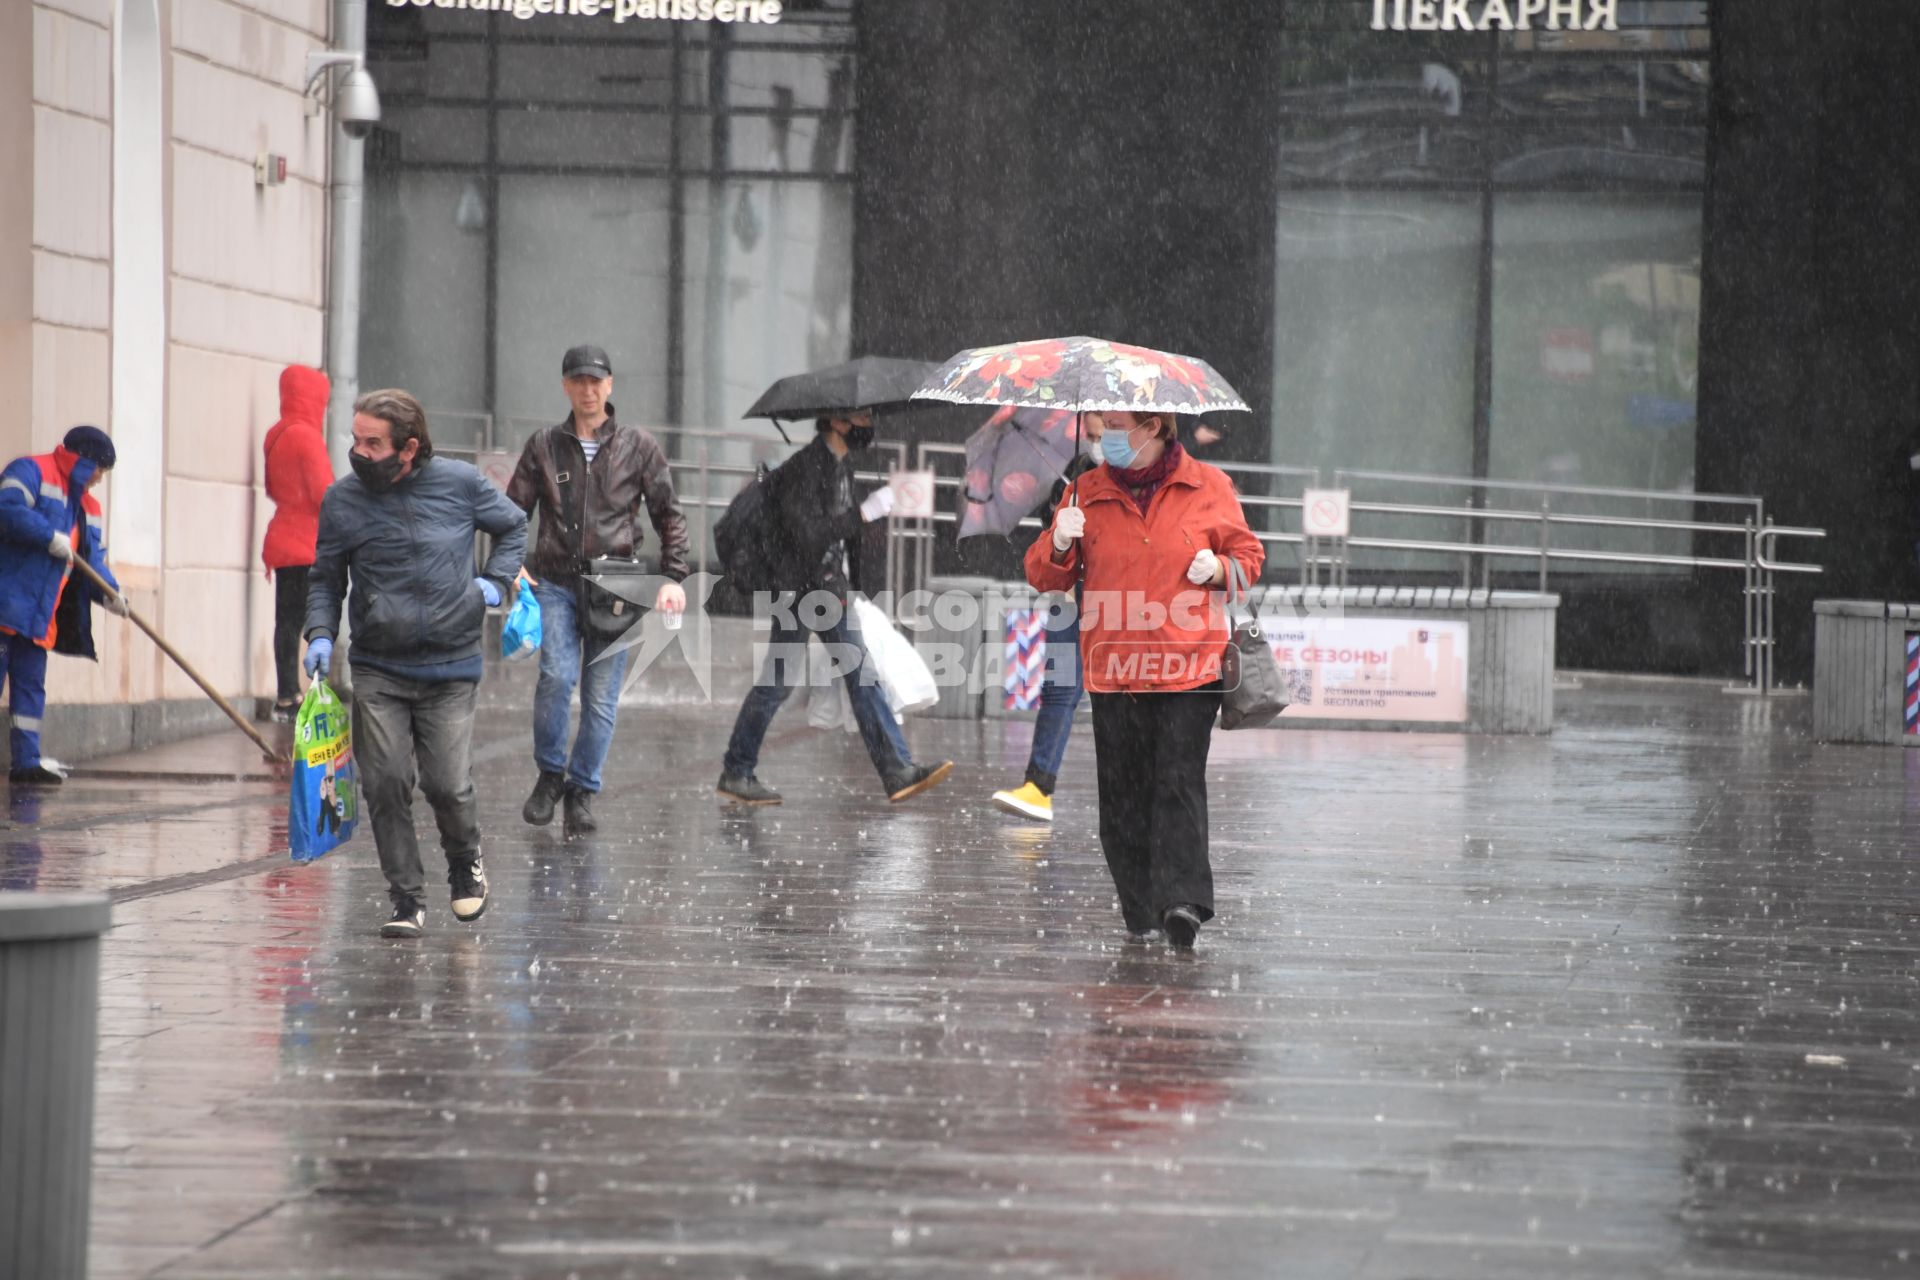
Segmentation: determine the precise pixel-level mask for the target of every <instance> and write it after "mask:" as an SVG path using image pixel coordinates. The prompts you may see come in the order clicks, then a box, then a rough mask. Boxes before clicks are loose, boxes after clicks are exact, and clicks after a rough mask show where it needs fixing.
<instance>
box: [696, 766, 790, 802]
mask: <svg viewBox="0 0 1920 1280" xmlns="http://www.w3.org/2000/svg"><path fill="white" fill-rule="evenodd" d="M713 790H714V794H715V795H719V796H723V797H725V798H726V799H728V800H731V801H733V802H734V803H735V804H779V803H780V793H779V792H778V791H775V790H774V789H773V788H772V787H770V786H768V785H767V784H766V783H764V782H762V781H760V779H758V778H756V777H754V776H753V775H752V774H748V775H747V776H746V777H744V778H743V777H741V776H739V775H738V774H733V773H723V774H721V775H720V783H719V785H718V786H716V787H714V789H713Z"/></svg>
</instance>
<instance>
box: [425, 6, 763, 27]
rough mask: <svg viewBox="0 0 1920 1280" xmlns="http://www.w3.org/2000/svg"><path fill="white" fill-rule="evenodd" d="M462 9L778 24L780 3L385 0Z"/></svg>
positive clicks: (522, 15)
mask: <svg viewBox="0 0 1920 1280" xmlns="http://www.w3.org/2000/svg"><path fill="white" fill-rule="evenodd" d="M409 5H411V6H412V7H414V8H415V9H465V10H467V11H468V12H471V13H506V14H511V15H512V16H514V17H516V18H519V19H521V20H523V21H524V20H526V19H529V18H540V17H556V18H599V17H608V18H612V19H613V20H614V21H615V22H617V23H618V22H626V21H627V20H629V19H633V20H635V21H649V20H662V19H664V20H666V21H669V22H778V21H780V15H781V14H782V13H783V12H784V11H785V9H786V6H785V5H784V4H782V3H781V0H387V7H388V8H389V9H404V8H406V7H407V6H409Z"/></svg>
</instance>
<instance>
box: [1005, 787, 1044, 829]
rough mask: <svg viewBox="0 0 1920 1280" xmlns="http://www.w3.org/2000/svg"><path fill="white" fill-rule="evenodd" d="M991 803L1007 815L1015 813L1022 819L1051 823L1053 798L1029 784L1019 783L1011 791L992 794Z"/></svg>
mask: <svg viewBox="0 0 1920 1280" xmlns="http://www.w3.org/2000/svg"><path fill="white" fill-rule="evenodd" d="M993 802H994V803H995V804H997V805H999V806H1000V807H1001V808H1002V809H1005V810H1006V811H1007V812H1008V813H1017V814H1019V815H1020V816H1021V817H1023V818H1034V819H1037V820H1039V821H1041V822H1052V821H1053V797H1052V796H1050V795H1048V794H1047V793H1046V792H1044V791H1042V790H1041V789H1040V788H1038V787H1036V786H1034V785H1033V784H1032V783H1031V782H1023V783H1021V784H1020V786H1019V787H1018V788H1017V789H1015V790H1013V791H996V792H994V793H993Z"/></svg>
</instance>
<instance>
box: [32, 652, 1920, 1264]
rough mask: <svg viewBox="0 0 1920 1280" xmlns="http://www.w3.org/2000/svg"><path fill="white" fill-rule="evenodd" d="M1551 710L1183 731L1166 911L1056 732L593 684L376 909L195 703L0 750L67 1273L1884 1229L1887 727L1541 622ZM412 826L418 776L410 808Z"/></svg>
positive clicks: (1889, 1083) (1913, 1254) (1847, 1248)
mask: <svg viewBox="0 0 1920 1280" xmlns="http://www.w3.org/2000/svg"><path fill="white" fill-rule="evenodd" d="M1558 704H1559V709H1560V720H1559V724H1560V727H1559V729H1558V731H1557V732H1556V733H1555V734H1554V735H1553V737H1552V738H1550V739H1545V740H1535V739H1519V738H1465V737H1459V736H1453V735H1442V734H1409V735H1388V734H1380V733H1336V732H1251V733H1241V734H1216V735H1215V737H1214V757H1213V760H1214V764H1213V767H1212V769H1211V770H1210V775H1211V786H1212V799H1213V821H1214V848H1213V852H1214V862H1215V868H1216V875H1217V879H1218V886H1219V910H1220V916H1219V919H1218V921H1217V922H1216V923H1215V924H1214V925H1211V926H1209V927H1208V929H1207V930H1206V931H1205V932H1204V933H1203V935H1202V938H1201V943H1200V948H1199V950H1198V952H1197V953H1196V954H1193V955H1181V954H1176V953H1172V952H1169V951H1167V950H1166V949H1164V948H1163V947H1141V946H1138V945H1133V944H1129V943H1128V942H1127V941H1125V937H1124V934H1123V933H1122V931H1121V927H1120V921H1119V916H1118V914H1117V911H1116V910H1115V908H1114V906H1113V903H1112V895H1111V889H1110V884H1109V881H1108V879H1107V875H1106V871H1105V868H1104V866H1103V864H1102V863H1101V861H1100V857H1099V853H1098V849H1097V846H1096V844H1095V842H1094V840H1093V838H1092V836H1091V832H1092V827H1093V817H1094V813H1093V808H1094V788H1093V770H1092V757H1091V734H1090V733H1088V732H1084V730H1083V732H1081V733H1080V734H1078V735H1076V739H1075V742H1074V745H1073V747H1072V749H1071V750H1070V752H1069V755H1068V759H1067V765H1066V770H1065V772H1064V774H1063V780H1062V787H1061V793H1060V796H1059V814H1060V821H1059V825H1058V828H1057V829H1055V830H1046V829H1043V828H1037V827H1034V826H1031V825H1026V824H1023V823H1021V822H1019V821H1017V820H1014V819H1011V818H1008V817H1005V816H1003V815H1001V814H1000V813H998V812H997V811H995V810H994V809H993V808H991V806H989V805H988V804H987V803H986V797H987V795H988V793H990V792H991V791H992V790H993V789H995V788H996V787H998V786H1002V785H1007V784H1010V783H1011V782H1013V781H1016V780H1017V778H1018V775H1019V773H1020V770H1021V767H1022V765H1023V763H1024V759H1025V752H1026V744H1027V735H1028V732H1029V729H1028V726H1026V725H1023V724H1017V723H1015V724H1003V723H998V722H988V723H975V722H956V721H925V720H921V721H916V722H914V723H912V724H911V725H910V726H909V736H910V738H911V740H912V741H913V743H914V747H915V751H916V753H917V754H918V755H919V756H920V757H921V758H923V759H924V758H932V757H934V756H936V755H950V756H952V757H954V758H955V759H957V760H958V761H959V765H960V767H959V769H958V771H957V773H956V776H955V779H954V780H953V781H952V782H951V783H949V784H948V785H947V786H945V787H943V788H942V789H940V790H938V791H936V792H933V793H931V794H930V795H928V796H926V797H924V798H922V799H920V800H918V801H915V802H913V803H912V804H909V805H907V806H902V807H899V808H893V807H890V806H888V805H887V803H886V801H885V798H884V796H882V795H881V793H880V789H879V786H878V784H877V781H876V779H875V778H874V776H873V774H872V771H871V769H870V768H869V767H868V765H867V763H866V761H865V757H864V755H863V753H862V752H861V750H860V748H859V745H858V742H857V739H856V738H854V737H853V736H851V735H847V734H844V733H842V732H840V731H838V730H827V731H821V730H809V729H807V728H806V727H805V726H804V717H803V715H802V714H801V713H800V712H799V711H798V710H797V709H796V710H794V711H790V712H787V713H784V714H783V716H782V718H781V719H780V720H779V721H777V722H776V724H775V727H774V734H773V737H772V738H771V739H770V741H769V747H768V750H767V752H766V754H765V757H764V759H763V764H762V769H761V773H762V775H763V776H764V777H766V778H767V779H768V780H769V781H771V782H773V783H774V784H775V785H777V786H780V787H781V788H782V789H783V790H784V791H785V792H786V794H787V803H786V804H785V805H784V806H783V807H781V808H776V809H768V810H760V811H753V810H728V809H723V808H722V807H721V806H720V805H718V804H717V803H716V802H715V799H714V797H713V795H712V791H711V788H712V784H713V780H714V776H715V774H716V773H717V761H718V759H719V755H720V749H721V746H722V743H723V740H724V736H725V733H726V730H727V728H728V725H729V722H730V713H731V707H730V706H716V707H712V708H706V707H699V706H675V707H670V708H655V707H648V706H630V707H628V708H626V709H625V711H624V713H623V720H622V724H621V730H620V737H619V739H618V741H617V743H616V748H615V759H614V760H613V762H612V763H611V766H610V769H609V772H608V792H607V793H606V794H605V795H604V796H603V797H602V799H601V803H600V806H599V812H600V817H601V820H602V823H603V834H602V835H601V836H599V837H598V838H595V839H592V840H588V841H578V842H574V843H571V844H566V843H562V842H560V841H559V840H558V839H557V838H556V836H555V834H554V833H552V832H549V831H533V830H530V829H529V828H527V827H525V826H523V825H521V823H520V821H519V817H518V811H519V807H520V803H521V800H522V799H523V797H524V793H525V791H526V789H527V788H528V786H529V785H530V784H531V782H532V773H531V767H530V765H529V763H528V743H529V733H528V729H527V725H526V721H525V715H524V713H523V712H517V711H507V710H502V709H497V708H496V709H493V710H489V711H487V712H485V713H483V721H482V729H481V734H480V744H479V749H478V758H479V763H478V766H477V772H478V777H479V780H480V785H481V794H482V814H483V819H484V827H485V830H486V833H487V844H486V855H487V863H488V867H489V870H490V874H491V877H492V880H493V899H492V906H491V909H490V910H489V912H488V914H487V915H486V917H485V918H484V919H483V920H481V921H480V922H479V923H478V924H477V925H474V926H462V925H460V924H458V923H457V922H455V921H454V920H453V918H452V916H451V915H450V914H449V913H448V911H447V909H446V902H445V898H444V896H443V895H441V894H439V893H436V895H435V898H434V900H433V902H432V904H431V914H430V920H429V924H430V932H429V933H428V935H427V936H426V937H425V938H424V939H420V940H417V941H413V942H401V943H396V942H385V941H382V940H380V939H379V938H378V937H376V936H375V929H376V927H377V925H378V924H379V922H380V921H381V920H382V919H383V918H384V916H385V897H384V893H383V886H382V883H381V880H380V876H379V871H378V867H377V864H376V863H375V861H374V857H373V851H372V847H371V843H370V838H369V837H368V836H367V835H366V834H364V833H363V835H362V836H361V837H360V839H359V840H357V841H356V842H355V844H354V845H353V846H351V847H349V848H348V849H347V850H344V851H342V852H341V853H339V854H335V855H333V856H330V857H328V858H326V859H324V860H322V861H321V862H318V863H316V864H313V865H310V866H305V867H294V866H291V865H288V864H287V863H286V862H285V860H284V855H282V854H281V853H280V850H282V849H284V847H285V830H284V827H285V808H286V806H285V801H284V796H283V794H282V792H281V788H280V787H279V786H278V785H276V784H275V783H274V782H273V781H272V780H270V779H268V778H266V777H264V771H262V770H259V769H257V768H255V767H254V765H253V764H252V762H251V758H250V749H249V748H248V747H247V746H246V744H245V742H244V740H242V739H240V738H239V737H238V735H226V736H224V737H221V738H216V739H208V740H205V741H203V742H198V743H194V744H188V745H186V746H182V747H175V748H170V749H166V750H164V751H159V752H153V753H148V754H147V755H146V756H144V757H139V758H125V759H121V760H116V761H105V762H100V763H99V764H96V765H94V766H89V767H88V768H87V769H85V770H84V771H82V772H81V773H80V774H79V775H78V776H76V777H75V778H74V779H73V780H72V781H71V782H70V783H69V785H68V786H67V787H66V788H65V789H64V790H62V791H61V792H59V793H57V794H55V795H51V796H49V797H47V798H45V799H44V800H41V801H39V802H37V803H36V802H34V801H32V800H30V799H27V798H23V797H21V796H14V797H12V798H11V804H10V813H9V825H8V827H7V829H6V830H5V831H4V833H0V834H3V835H4V845H3V846H0V883H4V885H5V886H6V887H10V888H35V887H37V888H40V889H45V890H54V889H69V888H110V889H112V890H113V891H114V892H115V895H116V898H117V899H118V900H117V902H116V905H115V920H116V924H115V928H114V929H113V931H112V933H111V934H110V935H109V936H108V938H107V940H106V943H105V947H104V955H103V966H102V970H103V977H104V985H103V992H102V1015H101V1059H100V1065H99V1098H98V1120H97V1129H96V1143H97V1154H96V1173H95V1182H94V1209H93V1213H94V1230H93V1271H94V1274H95V1275H98V1276H102V1277H121V1276H146V1275H161V1276H168V1277H173V1276H222V1277H225V1276H266V1275H272V1276H322V1275H338V1276H354V1277H389V1276H393V1277H399V1276H408V1277H412V1276H421V1277H425V1276H434V1277H438V1276H461V1277H487V1276H553V1277H563V1276H579V1277H612V1276H644V1277H652V1276H690V1277H735V1276H743V1277H789V1276H792V1277H798V1276H819V1275H838V1276H847V1277H867V1276H899V1275H914V1276H943V1275H954V1276H968V1277H972V1276H992V1275H1005V1276H1016V1277H1017V1276H1062V1277H1080V1276H1087V1277H1095V1276H1097V1277H1135V1276H1139V1277H1146V1276H1166V1275H1181V1274H1186V1275H1207V1276H1219V1277H1239V1276H1247V1277H1256V1276H1257V1277H1265V1276H1289V1277H1294V1276H1298V1277H1321V1276H1325V1277H1367V1278H1371V1277H1381V1278H1391V1277H1433V1276H1449V1277H1452V1276H1459V1277H1487V1276H1495V1277H1508V1276H1511V1277H1539V1276H1562V1275H1567V1276H1587V1275H1592V1276H1711V1277H1735V1276H1754V1277H1760V1276H1766V1277H1776V1276H1807V1277H1839V1276H1880V1275H1914V1274H1920V1149H1916V1145H1915V1144H1916V1133H1917V1131H1920V1093H1917V1091H1920V1036H1917V1035H1916V1033H1917V1032H1920V1012H1916V1011H1917V1010H1920V871H1917V870H1916V861H1915V855H1914V852H1913V850H1914V848H1915V845H1916V836H1917V835H1920V753H1912V754H1908V753H1903V752H1902V751H1900V750H1899V749H1895V748H1872V747H1831V746H1820V745H1816V744H1814V743H1812V742H1811V741H1810V740H1809V738H1808V736H1807V731H1806V729H1807V707H1806V702H1805V700H1804V699H1794V698H1786V699H1781V700H1777V701H1775V702H1772V703H1761V702H1755V701H1752V700H1743V699H1739V698H1735V697H1729V696H1725V695H1722V694H1720V693H1719V692H1717V691H1716V690H1714V689H1712V688H1710V687H1707V686H1703V685H1697V684H1688V683H1682V682H1661V681H1647V682H1640V681H1622V680H1613V679H1600V678H1587V679H1586V680H1584V681H1583V682H1582V687H1580V688H1573V687H1563V688H1562V689H1561V690H1560V691H1559V694H1558ZM421 815H422V818H423V825H425V812H424V807H423V808H422V810H421Z"/></svg>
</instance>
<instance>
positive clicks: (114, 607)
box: [100, 592, 130, 618]
mask: <svg viewBox="0 0 1920 1280" xmlns="http://www.w3.org/2000/svg"><path fill="white" fill-rule="evenodd" d="M100 607H101V608H102V609H105V610H106V611H107V612H108V613H110V614H112V615H113V616H114V617H116V618H124V617H126V616H127V613H128V611H129V607H130V606H128V604H127V598H126V596H124V595H120V594H117V593H112V592H109V593H108V594H106V595H104V596H101V597H100Z"/></svg>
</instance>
